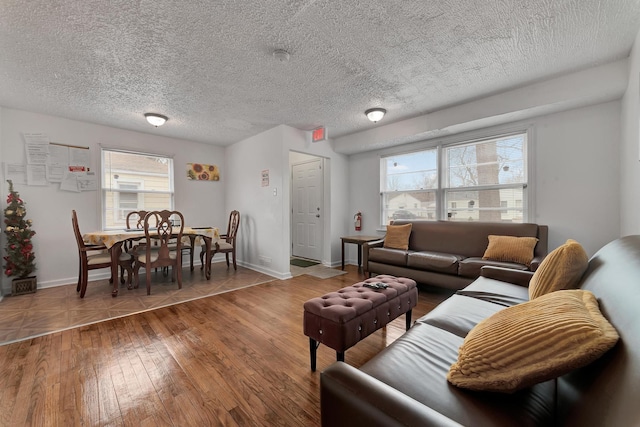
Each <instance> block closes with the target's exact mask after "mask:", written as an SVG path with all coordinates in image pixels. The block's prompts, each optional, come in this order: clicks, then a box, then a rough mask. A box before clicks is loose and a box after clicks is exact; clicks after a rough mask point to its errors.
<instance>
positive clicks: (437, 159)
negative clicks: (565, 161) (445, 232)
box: [380, 132, 528, 225]
mask: <svg viewBox="0 0 640 427" xmlns="http://www.w3.org/2000/svg"><path fill="white" fill-rule="evenodd" d="M527 167H528V164H527V134H526V133H524V132H523V133H517V134H510V135H506V136H499V137H491V138H483V139H481V140H474V141H469V142H464V143H456V144H449V145H441V146H438V147H434V148H429V149H426V150H422V151H416V152H410V153H400V154H394V155H389V156H384V157H382V158H381V159H380V171H381V177H380V196H381V212H382V221H381V222H382V225H386V224H388V223H389V221H392V220H395V219H413V218H419V219H431V220H436V219H447V220H449V221H488V222H525V221H526V220H527V204H526V200H527V193H526V190H527V180H528V178H527V177H528V171H527ZM523 201H525V203H523ZM408 207H410V208H408Z"/></svg>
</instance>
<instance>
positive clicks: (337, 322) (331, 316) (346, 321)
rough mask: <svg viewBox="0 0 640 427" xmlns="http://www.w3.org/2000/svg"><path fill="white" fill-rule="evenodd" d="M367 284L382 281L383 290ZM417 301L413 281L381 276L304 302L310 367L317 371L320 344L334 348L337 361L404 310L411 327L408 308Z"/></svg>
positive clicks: (341, 359) (416, 289) (403, 312)
mask: <svg viewBox="0 0 640 427" xmlns="http://www.w3.org/2000/svg"><path fill="white" fill-rule="evenodd" d="M367 283H385V284H386V285H388V288H386V289H371V288H368V287H366V286H364V285H365V284H367ZM417 303H418V288H417V287H416V282H415V281H414V280H411V279H406V278H404V277H394V276H387V275H381V276H376V277H372V278H370V279H367V280H365V281H364V282H359V283H356V284H355V285H352V286H348V287H346V288H342V289H340V290H338V291H336V292H331V293H328V294H326V295H323V296H321V297H318V298H312V299H310V300H309V301H307V302H305V303H304V334H305V335H306V336H308V337H309V350H310V354H311V370H312V371H315V370H316V351H317V349H318V346H319V345H320V343H322V344H324V345H326V346H328V347H331V348H332V349H334V350H335V351H336V357H337V359H338V360H339V361H344V352H345V351H346V350H347V349H348V348H350V347H352V346H353V345H355V344H356V343H358V341H360V340H361V339H363V338H365V337H367V336H369V335H370V334H372V333H374V332H375V331H377V330H378V329H380V328H382V327H384V326H386V325H387V324H388V323H389V322H391V321H392V320H394V319H395V318H397V317H398V316H400V315H402V314H405V313H406V315H407V316H406V328H407V330H408V329H409V328H410V327H411V310H412V309H413V307H415V306H416V304H417Z"/></svg>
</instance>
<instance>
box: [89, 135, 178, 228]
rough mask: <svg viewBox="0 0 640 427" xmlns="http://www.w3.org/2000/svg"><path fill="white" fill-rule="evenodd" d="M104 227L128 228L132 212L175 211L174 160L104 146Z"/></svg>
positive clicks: (102, 178) (102, 153) (102, 176)
mask: <svg viewBox="0 0 640 427" xmlns="http://www.w3.org/2000/svg"><path fill="white" fill-rule="evenodd" d="M101 155H102V175H101V180H102V227H103V229H105V230H108V229H116V228H124V227H125V226H126V218H127V214H128V213H129V212H133V211H138V210H146V211H152V210H163V209H168V210H173V206H174V197H173V191H174V187H173V160H172V159H171V158H169V157H166V156H161V155H157V154H144V153H134V152H128V151H124V150H114V149H106V148H103V149H102V152H101Z"/></svg>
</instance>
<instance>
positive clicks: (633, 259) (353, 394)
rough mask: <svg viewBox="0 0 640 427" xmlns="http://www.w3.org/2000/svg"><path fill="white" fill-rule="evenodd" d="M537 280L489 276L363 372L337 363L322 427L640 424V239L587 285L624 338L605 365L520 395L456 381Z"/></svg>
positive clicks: (500, 273)
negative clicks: (471, 354) (455, 374)
mask: <svg viewBox="0 0 640 427" xmlns="http://www.w3.org/2000/svg"><path fill="white" fill-rule="evenodd" d="M532 274H533V273H531V272H524V271H515V270H506V269H500V268H494V267H487V268H484V269H483V271H482V276H481V277H480V278H478V279H477V280H476V281H474V282H473V283H472V284H471V285H469V286H468V287H466V288H465V289H464V290H462V291H459V292H458V293H456V294H455V295H453V296H452V297H450V298H449V299H447V300H445V301H444V302H443V303H442V304H440V305H439V306H438V307H436V308H435V309H434V310H433V311H431V312H430V313H428V314H427V315H425V316H423V317H422V318H420V319H418V320H417V321H416V323H415V324H414V326H413V327H412V328H411V329H410V330H409V331H407V332H406V333H405V334H404V335H403V336H401V337H400V338H398V339H397V340H396V341H395V342H393V343H392V344H391V345H390V346H389V347H387V348H386V349H384V350H383V351H382V352H380V353H379V354H378V355H376V356H375V357H374V358H373V359H371V360H370V361H368V362H367V363H366V364H364V365H363V366H362V367H361V368H360V369H355V368H353V367H351V366H349V365H347V364H345V363H343V362H336V363H335V364H333V365H331V366H330V367H329V368H327V369H326V370H325V371H324V372H323V373H322V375H321V414H322V425H323V426H333V427H339V426H350V427H356V426H368V427H370V426H400V425H406V426H447V425H465V426H518V427H525V426H576V427H577V426H580V427H583V426H590V427H599V426H602V427H605V426H606V427H623V426H624V427H626V426H638V425H640V405H638V396H640V308H639V307H640V235H637V236H627V237H623V238H620V239H618V240H615V241H613V242H611V243H609V244H608V245H606V246H605V247H603V248H602V249H600V250H599V251H598V252H597V253H596V254H595V255H594V256H593V257H592V258H591V259H590V260H589V267H588V269H587V271H586V273H585V274H584V275H583V277H582V279H581V281H580V285H579V286H580V288H581V289H586V290H589V291H591V292H593V293H594V294H595V296H596V297H597V299H598V303H599V306H600V310H601V312H602V313H603V314H604V316H605V317H606V318H607V319H608V320H609V322H611V324H612V325H613V326H614V327H615V328H616V329H617V331H618V333H619V335H620V340H619V341H618V343H617V344H616V345H615V347H613V349H611V350H610V351H608V352H607V353H606V354H605V355H604V356H603V357H601V358H600V359H598V360H596V361H595V362H593V363H592V364H590V365H588V366H586V367H583V368H580V369H577V370H574V371H572V372H570V373H568V374H566V375H563V376H561V377H559V378H557V379H554V380H550V381H547V382H544V383H540V384H536V385H534V386H532V387H530V388H527V389H524V390H520V391H518V392H516V393H513V394H503V393H491V392H478V391H469V390H465V389H461V388H457V387H456V386H453V385H451V384H450V383H448V382H447V380H446V374H447V371H448V370H449V367H450V366H451V364H452V363H454V362H455V361H456V359H457V354H458V348H459V346H460V345H461V344H462V342H463V339H464V337H465V335H466V333H467V332H468V331H469V330H471V329H472V328H473V326H474V325H476V324H477V323H478V322H479V321H480V320H482V319H484V318H486V317H488V316H490V315H491V314H493V313H495V312H497V311H499V310H502V309H504V308H505V306H511V305H514V304H518V303H520V302H524V301H527V300H528V288H527V284H528V282H529V278H530V277H531V276H532Z"/></svg>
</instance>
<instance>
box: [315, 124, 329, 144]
mask: <svg viewBox="0 0 640 427" xmlns="http://www.w3.org/2000/svg"><path fill="white" fill-rule="evenodd" d="M325 139H327V130H326V129H325V128H324V127H323V126H321V127H319V128H315V129H314V130H313V131H312V132H311V142H318V141H324V140H325Z"/></svg>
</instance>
